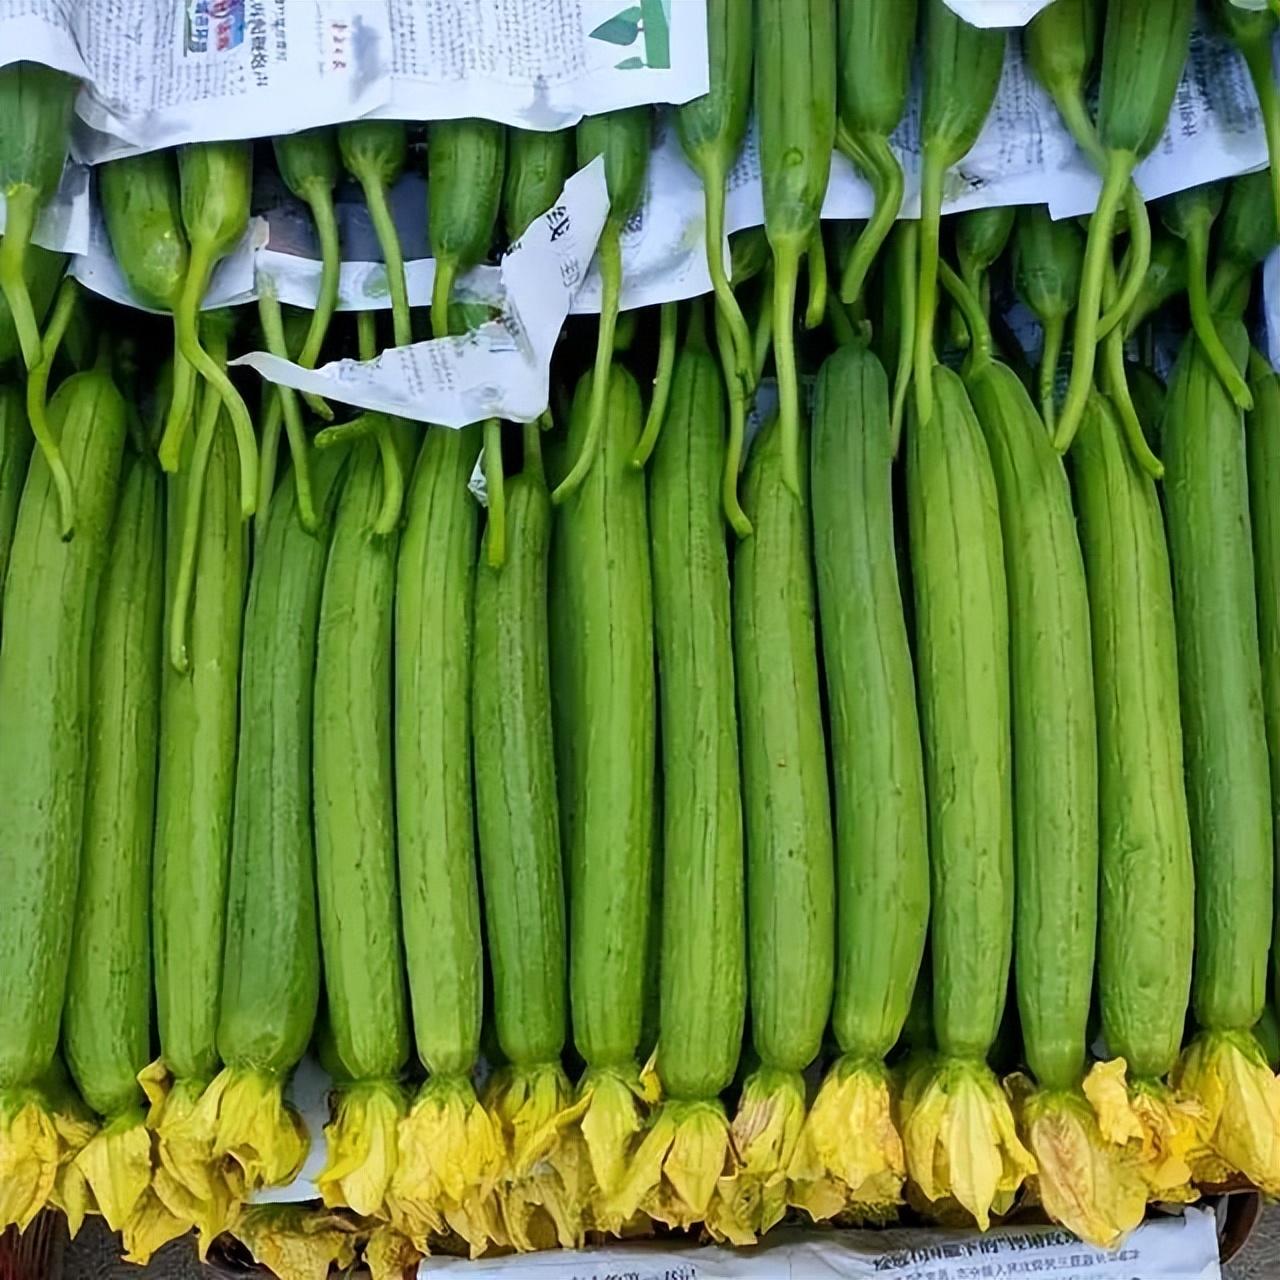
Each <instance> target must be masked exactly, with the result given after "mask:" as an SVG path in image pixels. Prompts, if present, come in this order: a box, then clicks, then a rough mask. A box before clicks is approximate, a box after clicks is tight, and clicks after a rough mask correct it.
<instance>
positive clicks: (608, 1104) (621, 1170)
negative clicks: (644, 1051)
mask: <svg viewBox="0 0 1280 1280" xmlns="http://www.w3.org/2000/svg"><path fill="white" fill-rule="evenodd" d="M648 1096H649V1095H647V1094H646V1085H645V1084H644V1083H643V1082H642V1081H641V1079H640V1073H639V1071H638V1070H636V1069H634V1068H632V1069H628V1070H625V1071H624V1070H620V1069H611V1068H598V1069H590V1070H588V1071H587V1073H586V1074H585V1075H584V1076H583V1078H582V1082H581V1083H580V1084H579V1086H578V1102H579V1104H580V1105H582V1115H581V1119H580V1120H579V1121H578V1131H579V1132H580V1133H581V1135H582V1138H583V1141H584V1142H585V1144H586V1151H587V1158H588V1160H589V1161H590V1169H591V1174H592V1176H593V1178H594V1180H595V1187H596V1203H595V1206H594V1208H595V1213H596V1216H597V1220H596V1226H597V1228H598V1229H599V1230H602V1231H613V1232H616V1231H617V1230H619V1228H620V1227H621V1226H622V1223H620V1222H618V1221H616V1220H614V1219H611V1218H610V1216H609V1214H608V1213H607V1211H606V1208H605V1206H606V1205H607V1204H608V1203H609V1201H610V1200H611V1199H612V1198H613V1197H614V1196H616V1195H617V1194H618V1193H619V1191H620V1190H621V1189H622V1184H623V1180H624V1179H625V1178H626V1176H627V1171H628V1162H629V1157H630V1154H631V1146H632V1142H633V1140H634V1139H635V1137H636V1135H637V1134H638V1133H639V1132H640V1130H641V1129H642V1128H643V1127H644V1123H645V1120H646V1118H647V1115H648V1101H647V1097H648Z"/></svg>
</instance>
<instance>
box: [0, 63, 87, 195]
mask: <svg viewBox="0 0 1280 1280" xmlns="http://www.w3.org/2000/svg"><path fill="white" fill-rule="evenodd" d="M77 88H78V84H77V82H76V80H75V79H74V78H73V77H72V76H69V75H67V74H66V73H65V72H62V71H55V70H54V69H53V68H52V67H46V66H44V65H43V64H41V63H38V62H14V63H10V64H9V65H8V66H6V67H5V68H4V69H3V74H0V107H2V108H3V111H4V118H5V119H6V120H8V121H9V127H8V128H6V129H5V131H4V137H3V139H0V193H5V194H8V193H10V192H11V191H12V189H14V188H20V187H29V188H31V189H32V190H33V191H34V192H35V193H36V199H37V203H38V204H39V205H43V204H44V203H45V202H46V201H47V200H48V199H49V198H50V197H51V196H52V195H53V193H54V192H55V191H56V190H57V189H58V183H59V181H60V180H61V178H62V168H63V165H64V164H65V162H66V158H67V148H68V141H69V139H70V135H71V113H72V106H73V104H74V102H75V96H76V90H77Z"/></svg>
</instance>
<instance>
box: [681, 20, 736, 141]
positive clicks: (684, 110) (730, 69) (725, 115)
mask: <svg viewBox="0 0 1280 1280" xmlns="http://www.w3.org/2000/svg"><path fill="white" fill-rule="evenodd" d="M751 19H752V15H751V5H750V4H743V3H741V0H708V4H707V46H708V54H709V57H710V61H711V73H710V79H709V82H710V88H709V90H708V92H706V93H704V94H703V95H702V96H701V97H698V98H694V99H693V100H692V101H690V102H687V103H683V104H681V106H680V109H679V110H678V111H677V112H676V118H675V119H676V131H677V132H678V134H679V135H680V145H681V146H682V147H683V148H684V150H685V153H686V154H687V155H691V156H693V155H697V154H700V153H702V152H704V151H715V150H717V149H718V148H720V147H725V146H732V145H733V139H735V138H736V139H737V140H738V143H739V144H741V141H742V138H743V137H744V136H745V134H746V131H747V122H748V119H749V117H750V115H751V62H752V53H753V50H752V44H753V41H752V23H751ZM734 159H736V156H735V157H734ZM732 163H733V160H732V159H731V160H730V161H729V164H732Z"/></svg>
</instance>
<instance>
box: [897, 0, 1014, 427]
mask: <svg viewBox="0 0 1280 1280" xmlns="http://www.w3.org/2000/svg"><path fill="white" fill-rule="evenodd" d="M922 18H923V21H922V26H921V30H922V35H921V80H922V85H921V95H922V96H921V107H920V111H921V120H920V142H921V175H920V182H921V189H920V209H921V212H920V267H919V274H918V277H917V280H916V317H915V341H914V344H913V345H914V352H915V355H914V359H913V369H914V379H915V401H916V412H917V416H918V417H919V418H920V419H922V420H923V421H924V422H925V423H926V424H927V423H928V421H929V419H930V418H931V417H932V414H933V383H932V377H931V374H930V368H931V366H932V364H933V342H934V323H935V320H936V316H937V307H938V246H939V240H940V237H941V221H942V189H943V183H944V180H945V178H946V172H947V170H948V169H949V168H951V166H952V165H954V164H959V162H960V161H961V160H963V159H964V157H965V156H966V155H968V153H969V151H970V149H971V148H972V147H973V144H974V143H975V142H976V141H977V140H978V135H979V134H980V133H981V132H982V126H983V125H984V124H985V123H986V119H987V116H988V115H989V114H990V111H991V106H992V103H994V102H995V97H996V90H997V89H998V88H999V85H1000V77H1001V74H1002V72H1003V70H1004V54H1005V34H1004V32H1003V31H999V30H991V29H986V28H979V27H974V26H971V25H970V24H969V23H967V22H965V21H964V19H963V18H961V17H959V16H958V15H957V14H956V13H954V12H953V11H952V10H951V9H950V8H948V6H947V4H946V3H945V0H924V12H923V15H922Z"/></svg>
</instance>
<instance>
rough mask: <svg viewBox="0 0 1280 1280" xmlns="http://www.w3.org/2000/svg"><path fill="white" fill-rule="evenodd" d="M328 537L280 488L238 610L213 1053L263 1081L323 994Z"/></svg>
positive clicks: (326, 488)
mask: <svg viewBox="0 0 1280 1280" xmlns="http://www.w3.org/2000/svg"><path fill="white" fill-rule="evenodd" d="M345 463H346V459H345V458H344V457H342V456H341V451H338V452H337V453H335V452H334V451H332V450H326V451H324V452H323V453H321V454H318V455H317V457H316V460H315V466H314V469H313V474H312V482H313V484H314V486H315V500H316V503H317V506H318V508H319V509H320V510H326V509H328V508H329V507H330V506H331V504H332V500H333V497H334V494H335V491H336V490H337V488H338V485H339V483H340V481H341V477H342V474H343V467H344V466H345ZM329 532H330V526H329V525H328V524H325V525H322V526H321V529H320V530H319V531H318V532H317V533H314V534H311V533H307V532H306V530H305V529H303V527H302V523H301V521H300V520H299V518H298V499H297V487H296V486H295V485H293V484H290V483H285V484H282V485H281V486H280V487H279V488H278V489H277V490H276V492H275V495H274V496H273V498H272V500H271V507H270V510H269V512H268V517H267V528H266V534H265V536H264V539H263V542H262V546H261V548H260V549H259V551H258V553H257V557H256V559H255V562H254V566H253V574H252V577H251V578H250V581H249V600H248V604H247V605H246V607H245V614H244V648H243V658H242V665H241V670H240V710H241V715H240V738H239V749H238V752H237V760H236V777H235V801H234V809H233V819H232V827H231V865H230V873H229V881H228V886H227V924H226V947H225V951H224V960H223V966H222V996H221V1003H220V1006H219V1013H218V1051H219V1054H220V1056H221V1057H222V1060H223V1061H224V1062H226V1063H227V1064H228V1065H232V1066H236V1067H241V1068H249V1069H252V1070H256V1071H262V1072H266V1073H269V1074H275V1073H280V1072H283V1071H287V1070H288V1069H289V1068H290V1067H292V1066H293V1065H294V1064H295V1063H296V1062H297V1061H298V1059H299V1058H300V1057H301V1056H302V1052H303V1050H304V1049H305V1048H306V1046H307V1043H308V1041H309V1040H310V1038H311V1031H312V1028H313V1026H314V1025H315V1018H316V1006H317V1004H318V1002H319V997H320V940H319V932H318V930H319V926H318V923H317V920H316V886H315V835H314V831H313V827H312V787H311V730H312V699H313V693H314V690H313V676H314V672H315V655H316V645H317V641H318V635H319V630H318V629H319V618H320V591H321V587H322V585H323V582H324V572H325V563H326V561H327V559H328V552H329ZM285 619H288V625H287V626H286V625H283V623H284V620H285Z"/></svg>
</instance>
